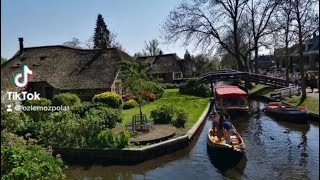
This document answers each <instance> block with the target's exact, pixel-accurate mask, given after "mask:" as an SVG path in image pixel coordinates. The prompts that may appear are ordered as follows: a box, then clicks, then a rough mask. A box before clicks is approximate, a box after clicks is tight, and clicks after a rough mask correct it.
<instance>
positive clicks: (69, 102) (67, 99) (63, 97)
mask: <svg viewBox="0 0 320 180" xmlns="http://www.w3.org/2000/svg"><path fill="white" fill-rule="evenodd" d="M80 102H81V100H80V98H79V97H78V96H77V95H76V94H71V93H62V94H58V95H55V96H53V98H52V104H53V105H54V106H61V105H62V106H73V105H76V104H79V103H80Z"/></svg>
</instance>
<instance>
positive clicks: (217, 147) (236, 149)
mask: <svg viewBox="0 0 320 180" xmlns="http://www.w3.org/2000/svg"><path fill="white" fill-rule="evenodd" d="M232 127H233V126H232ZM233 130H234V133H233V134H232V135H231V136H230V140H231V144H227V143H226V140H225V139H224V138H223V137H222V138H221V141H219V139H218V137H217V136H215V135H214V134H213V131H214V129H212V128H211V129H210V130H209V133H208V137H207V147H208V151H210V152H211V153H213V154H215V155H216V156H217V157H228V158H231V159H234V160H239V159H241V157H242V156H243V155H244V154H245V151H244V149H245V144H244V141H243V139H242V137H241V136H240V134H239V133H238V132H237V130H236V129H235V128H234V127H233Z"/></svg>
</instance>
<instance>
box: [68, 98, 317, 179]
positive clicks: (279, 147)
mask: <svg viewBox="0 0 320 180" xmlns="http://www.w3.org/2000/svg"><path fill="white" fill-rule="evenodd" d="M250 106H251V109H253V112H251V113H250V115H249V116H247V117H245V116H242V117H241V116H240V115H239V117H234V116H233V117H232V119H233V124H234V126H235V128H236V129H237V130H238V132H239V133H240V135H241V136H242V137H243V139H244V141H245V143H246V157H244V158H243V159H242V160H240V161H239V162H237V163H236V164H232V165H230V164H229V163H228V162H223V160H222V162H216V161H215V159H216V158H215V157H214V156H212V155H210V154H209V153H208V152H207V146H206V143H207V139H206V136H207V132H208V131H209V129H210V127H211V123H210V122H209V121H207V122H206V124H205V126H204V128H203V130H202V132H201V134H200V136H199V139H198V140H197V142H196V143H195V144H194V145H193V146H192V147H190V148H189V149H185V150H181V151H178V152H176V153H174V154H170V155H165V156H163V157H160V158H157V159H154V160H151V161H147V162H144V163H141V164H138V165H135V166H99V165H97V166H90V167H82V166H70V167H69V170H68V172H67V177H68V179H81V180H98V179H99V180H100V179H106V180H109V179H110V180H119V179H128V180H131V179H148V180H149V179H150V180H162V179H163V180H171V179H172V180H180V179H181V180H189V179H190V180H197V179H253V180H260V179H261V180H262V179H263V180H264V179H271V180H282V179H284V180H285V179H297V180H303V179H319V123H310V124H307V125H297V124H291V123H285V122H279V121H276V120H275V119H273V118H271V117H268V116H266V115H265V114H264V113H263V112H261V111H257V109H258V108H259V107H260V108H262V107H263V106H264V103H260V102H257V101H252V102H251V103H250Z"/></svg>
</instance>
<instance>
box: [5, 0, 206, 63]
mask: <svg viewBox="0 0 320 180" xmlns="http://www.w3.org/2000/svg"><path fill="white" fill-rule="evenodd" d="M181 1H182V0H152V1H151V0H90V1H89V0H67V1H66V0H2V1H1V57H5V58H7V59H9V58H11V57H12V56H13V55H14V54H15V53H16V52H17V51H18V50H19V42H18V38H19V37H23V38H24V47H35V46H47V45H61V44H62V43H64V42H66V41H70V40H72V38H78V39H79V40H80V41H82V42H84V41H86V40H88V39H89V38H90V37H91V36H92V35H93V33H94V28H95V23H96V19H97V15H98V13H100V14H101V15H102V16H103V18H104V21H105V23H106V25H107V28H108V29H109V30H110V31H112V32H114V33H116V34H117V40H118V41H119V42H120V44H122V46H123V48H124V49H125V51H126V52H127V53H129V54H130V55H132V56H133V55H134V53H136V52H141V51H142V49H143V48H144V46H145V42H146V41H150V40H152V39H154V38H157V39H158V40H159V42H160V46H159V47H160V48H161V49H162V50H163V52H164V53H176V54H177V55H178V56H180V57H183V55H184V53H185V50H186V49H188V51H189V52H190V53H191V54H197V53H199V52H200V51H199V50H195V49H194V48H193V47H192V46H191V47H184V46H182V45H181V43H175V44H165V43H164V42H163V41H162V40H161V39H162V38H161V29H162V28H161V26H162V24H163V23H164V22H165V20H166V18H167V16H168V15H169V12H170V11H171V10H173V9H174V8H175V7H176V6H178V5H179V3H180V2H181Z"/></svg>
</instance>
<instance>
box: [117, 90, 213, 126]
mask: <svg viewBox="0 0 320 180" xmlns="http://www.w3.org/2000/svg"><path fill="white" fill-rule="evenodd" d="M209 99H210V98H201V97H196V96H189V95H181V94H180V93H179V90H178V89H167V90H165V92H164V95H163V97H162V98H161V99H159V100H156V101H154V102H151V103H148V104H146V105H144V106H142V113H143V114H146V116H147V118H150V112H151V111H152V110H154V109H156V108H157V107H158V106H161V105H173V106H176V107H179V108H183V109H185V110H186V111H187V112H188V113H189V114H188V122H187V123H186V128H185V129H190V128H191V127H192V125H193V124H194V123H195V122H197V120H198V118H199V117H200V116H201V114H202V112H203V111H204V109H205V108H206V106H207V105H208V103H209ZM135 114H139V107H136V108H133V109H128V110H124V111H123V112H122V116H123V122H124V123H129V122H131V118H132V116H133V115H135Z"/></svg>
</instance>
